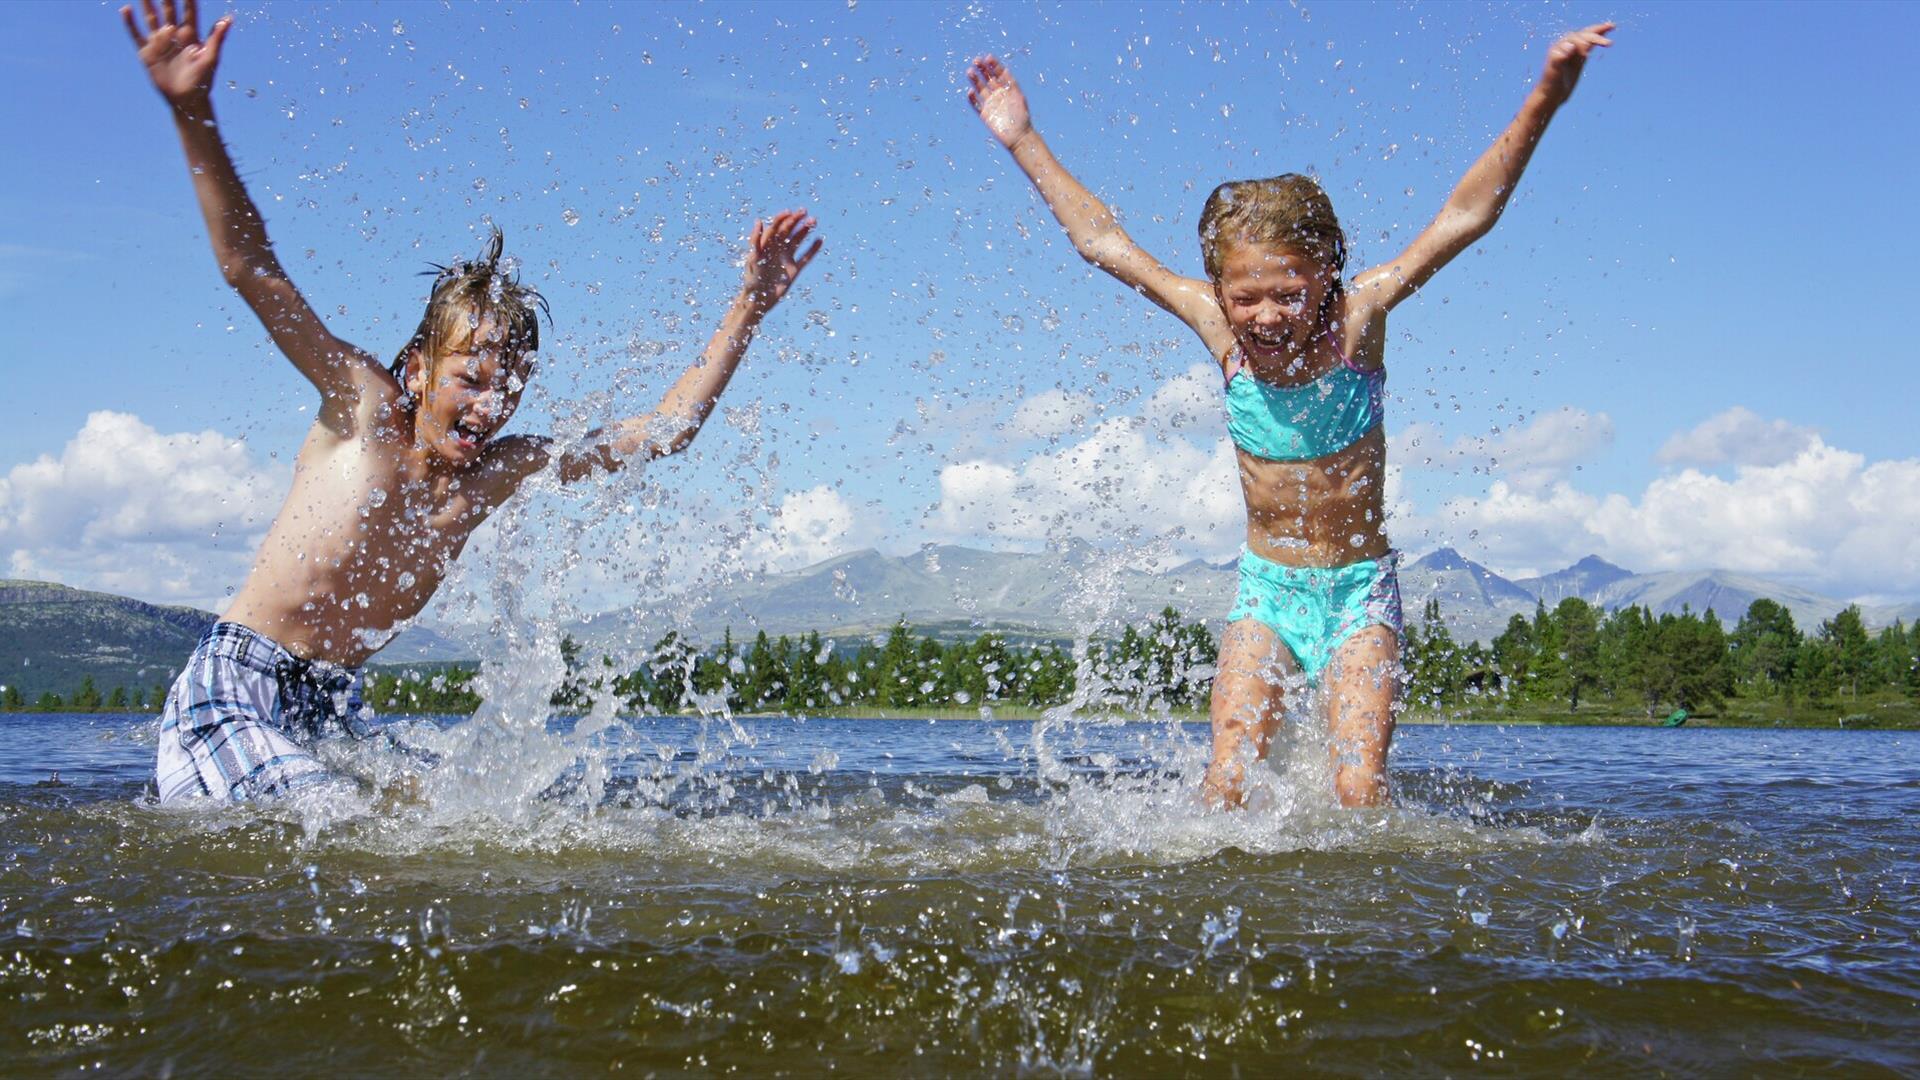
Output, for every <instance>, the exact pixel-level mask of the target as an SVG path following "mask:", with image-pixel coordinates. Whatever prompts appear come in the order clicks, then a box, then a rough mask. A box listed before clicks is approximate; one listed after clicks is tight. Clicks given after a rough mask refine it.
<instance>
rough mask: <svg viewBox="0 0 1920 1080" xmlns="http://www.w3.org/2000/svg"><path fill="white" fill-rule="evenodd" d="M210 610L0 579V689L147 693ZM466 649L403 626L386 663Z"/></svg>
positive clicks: (29, 695) (31, 693)
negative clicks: (87, 683)
mask: <svg viewBox="0 0 1920 1080" xmlns="http://www.w3.org/2000/svg"><path fill="white" fill-rule="evenodd" d="M215 618H216V616H215V615H214V614H213V613H212V612H210V611H201V610H199V609H198V608H191V607H170V606H166V605H161V604H149V603H147V602H146V601H144V600H134V599H131V598H129V597H125V596H115V595H113V594H112V593H103V592H89V591H87V590H85V589H72V588H68V587H67V586H65V585H55V584H52V583H51V582H45V581H0V686H11V687H15V688H17V689H18V690H19V691H20V693H21V696H23V697H25V698H26V699H27V700H28V701H32V700H34V699H35V698H37V697H39V696H40V695H41V694H42V693H45V692H48V691H51V692H53V693H56V694H60V695H62V696H66V695H69V694H71V693H73V691H74V690H75V689H76V688H77V687H79V685H80V681H81V680H82V679H85V678H88V677H91V678H92V679H93V682H94V685H95V686H96V687H98V688H99V690H100V692H101V693H102V694H107V693H111V692H112V691H113V689H114V688H115V687H124V688H125V689H126V690H127V691H128V692H129V693H131V692H132V691H134V690H143V691H146V692H147V693H148V694H151V693H152V692H153V689H154V688H155V687H157V686H160V685H163V684H168V683H171V682H172V681H173V677H174V675H175V674H177V673H178V672H179V670H180V665H181V664H182V663H184V662H185V661H186V659H187V656H188V654H190V653H192V652H193V646H194V644H195V643H196V642H198V641H199V640H200V635H201V634H203V633H205V632H206V629H207V627H209V626H211V625H213V622H214V619H215ZM463 652H464V650H463V649H462V648H461V647H460V646H458V645H456V644H454V643H453V642H451V641H449V640H448V639H447V638H445V637H442V636H441V635H440V634H438V633H436V632H434V631H432V630H430V629H426V628H424V627H413V628H409V629H407V630H405V631H402V632H401V634H400V636H399V637H397V638H395V639H394V641H393V643H392V644H390V645H388V646H387V647H386V649H385V650H383V651H382V652H381V654H380V659H381V662H383V663H421V662H431V661H444V660H454V659H458V658H460V656H461V655H462V654H463Z"/></svg>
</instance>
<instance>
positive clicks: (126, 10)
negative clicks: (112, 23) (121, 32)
mask: <svg viewBox="0 0 1920 1080" xmlns="http://www.w3.org/2000/svg"><path fill="white" fill-rule="evenodd" d="M120 18H121V19H123V20H125V22H126V24H127V33H128V34H129V35H130V36H132V38H133V47H134V48H136V49H144V48H146V47H147V39H146V38H143V37H141V36H140V28H139V27H138V26H136V25H134V22H133V7H132V5H128V6H126V7H123V8H121V9H120Z"/></svg>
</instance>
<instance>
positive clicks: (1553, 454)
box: [1387, 407, 1613, 491]
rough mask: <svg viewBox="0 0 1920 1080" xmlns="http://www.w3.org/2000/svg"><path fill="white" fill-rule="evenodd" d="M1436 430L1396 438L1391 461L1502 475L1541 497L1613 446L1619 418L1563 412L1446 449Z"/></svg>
mask: <svg viewBox="0 0 1920 1080" xmlns="http://www.w3.org/2000/svg"><path fill="white" fill-rule="evenodd" d="M1443 438H1444V436H1443V435H1442V434H1441V432H1440V429H1439V428H1437V427H1435V426H1433V425H1432V424H1428V423H1424V422H1421V421H1415V422H1414V423H1411V424H1408V425H1407V426H1406V427H1404V428H1402V429H1400V430H1399V431H1398V432H1396V433H1394V434H1393V435H1392V436H1391V438H1390V440H1389V447H1388V451H1387V460H1388V461H1390V462H1394V463H1396V464H1403V465H1404V467H1406V468H1411V469H1435V470H1440V469H1444V470H1448V471H1456V472H1457V471H1460V470H1462V469H1465V468H1472V467H1475V466H1477V467H1479V468H1481V469H1484V470H1486V471H1487V472H1489V473H1495V472H1497V473H1498V475H1500V476H1501V477H1502V478H1503V480H1504V481H1505V483H1506V484H1507V486H1508V487H1510V488H1518V489H1520V490H1523V491H1539V490H1542V489H1544V488H1546V487H1547V486H1548V485H1550V484H1551V483H1553V481H1555V480H1558V479H1559V478H1561V477H1562V476H1564V475H1565V473H1566V471H1567V468H1568V467H1569V466H1572V465H1577V464H1579V463H1581V462H1584V461H1591V460H1592V459H1594V458H1595V457H1597V456H1598V455H1599V454H1600V452H1601V451H1603V450H1605V449H1606V448H1607V447H1608V446H1610V445H1612V444H1613V418H1612V417H1610V416H1608V415H1607V414H1606V413H1589V412H1587V411H1586V410H1584V409H1575V408H1572V407H1563V408H1559V409H1554V410H1553V411H1551V412H1545V413H1541V414H1539V415H1538V416H1535V417H1534V418H1533V419H1532V420H1529V421H1527V422H1526V423H1524V424H1520V425H1516V426H1514V427H1511V428H1507V429H1505V430H1503V431H1499V432H1495V433H1492V434H1488V435H1463V436H1460V437H1458V438H1456V439H1454V440H1453V442H1451V443H1448V444H1445V445H1442V439H1443Z"/></svg>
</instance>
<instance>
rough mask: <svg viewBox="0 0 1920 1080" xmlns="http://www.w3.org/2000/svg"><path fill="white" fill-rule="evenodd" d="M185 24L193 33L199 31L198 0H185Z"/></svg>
mask: <svg viewBox="0 0 1920 1080" xmlns="http://www.w3.org/2000/svg"><path fill="white" fill-rule="evenodd" d="M185 10H186V13H187V26H188V28H189V29H191V30H193V32H194V33H196V34H197V33H199V32H200V4H199V3H198V0H186V7H185Z"/></svg>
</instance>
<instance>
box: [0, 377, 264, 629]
mask: <svg viewBox="0 0 1920 1080" xmlns="http://www.w3.org/2000/svg"><path fill="white" fill-rule="evenodd" d="M286 481H287V477H286V475H285V473H284V470H279V469H275V468H269V467H265V466H262V465H261V464H259V463H257V462H256V461H255V460H254V458H253V456H252V454H251V453H249V451H248V450H247V447H246V445H245V444H244V443H242V442H240V441H237V440H235V439H231V438H229V437H227V436H225V435H221V434H220V433H218V432H215V431H202V432H197V433H179V434H161V433H160V432H158V431H156V430H154V429H153V427H151V426H150V425H148V424H147V423H146V422H145V421H143V420H141V419H140V418H139V417H137V416H132V415H130V414H127V413H117V412H96V413H93V414H92V415H90V416H88V417H87V421H86V423H85V425H83V426H82V427H81V429H80V431H79V432H78V433H77V434H76V435H74V437H73V438H72V439H71V440H69V441H68V443H67V445H66V447H65V448H64V449H62V450H61V452H60V454H59V456H58V457H55V456H53V455H44V454H43V455H41V456H40V457H39V458H38V459H36V460H34V461H31V462H28V463H26V464H24V465H16V466H14V467H13V468H12V469H10V470H8V472H7V473H6V474H5V475H4V476H0V550H5V551H6V552H7V555H6V568H7V573H8V574H9V575H10V576H14V577H31V578H46V579H51V580H54V581H59V582H62V583H64V584H68V585H74V586H77V587H82V588H99V589H105V590H107V591H110V592H118V593H126V594H131V595H134V596H138V597H141V598H143V599H154V600H172V601H182V602H187V603H194V604H199V605H201V606H216V605H217V604H219V603H220V601H219V599H218V598H219V597H220V596H222V595H223V594H224V593H225V591H226V590H227V589H228V588H229V587H231V586H235V585H237V584H239V582H240V580H241V579H242V577H244V576H245V574H246V569H247V564H248V562H249V561H250V560H251V556H252V553H253V549H254V548H255V547H256V546H258V544H259V542H260V537H261V535H262V533H263V532H264V529H265V527H266V524H267V522H268V521H269V520H271V517H272V514H273V511H274V509H275V507H276V505H277V503H278V499H279V496H280V494H281V492H282V491H283V490H284V489H285V485H286Z"/></svg>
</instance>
